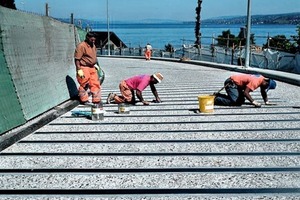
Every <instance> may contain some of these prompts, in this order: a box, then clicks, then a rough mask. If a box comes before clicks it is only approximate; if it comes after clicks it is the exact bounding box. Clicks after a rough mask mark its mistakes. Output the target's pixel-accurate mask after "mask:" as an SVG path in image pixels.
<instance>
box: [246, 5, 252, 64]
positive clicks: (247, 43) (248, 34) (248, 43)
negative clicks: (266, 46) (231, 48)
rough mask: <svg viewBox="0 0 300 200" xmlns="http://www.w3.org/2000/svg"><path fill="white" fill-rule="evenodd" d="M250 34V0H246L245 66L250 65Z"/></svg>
mask: <svg viewBox="0 0 300 200" xmlns="http://www.w3.org/2000/svg"><path fill="white" fill-rule="evenodd" d="M250 36H251V0H248V7H247V38H246V51H245V67H246V68H247V67H249V66H250V51H251V49H250V45H251V44H250Z"/></svg>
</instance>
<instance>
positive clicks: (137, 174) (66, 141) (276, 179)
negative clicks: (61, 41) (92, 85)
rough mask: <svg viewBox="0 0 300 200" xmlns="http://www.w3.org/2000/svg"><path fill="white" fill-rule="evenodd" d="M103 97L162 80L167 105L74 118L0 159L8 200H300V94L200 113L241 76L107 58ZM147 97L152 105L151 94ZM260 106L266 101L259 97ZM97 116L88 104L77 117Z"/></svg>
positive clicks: (286, 90)
mask: <svg viewBox="0 0 300 200" xmlns="http://www.w3.org/2000/svg"><path fill="white" fill-rule="evenodd" d="M99 62H100V63H101V66H102V67H103V68H104V70H105V72H106V78H105V81H104V84H103V85H102V87H103V88H102V97H103V100H104V101H105V100H106V97H107V95H108V93H109V92H117V93H119V91H118V84H119V82H120V80H122V79H123V78H127V77H130V76H133V75H137V74H144V73H148V74H152V73H154V72H161V73H162V74H163V75H164V77H165V78H164V80H163V82H162V83H160V84H157V90H158V93H159V96H160V97H161V99H162V101H163V102H162V103H160V104H155V103H152V104H150V105H149V106H143V105H142V104H141V103H137V105H136V106H131V107H130V114H118V113H117V110H118V106H117V105H115V104H110V105H107V104H105V107H104V108H105V111H106V113H105V119H104V120H103V121H91V120H90V119H88V118H86V117H84V116H82V117H76V116H72V111H69V112H67V113H65V114H64V115H62V116H61V117H59V118H57V119H56V120H54V121H52V122H51V123H49V124H47V125H46V126H44V127H42V128H41V129H39V130H37V131H36V132H34V133H33V134H31V135H29V136H28V137H26V138H24V139H22V140H21V141H20V142H18V143H16V144H14V145H12V146H10V147H9V148H7V149H5V150H4V151H2V152H1V154H0V190H1V191H0V200H1V199H300V181H299V180H300V173H299V171H300V168H299V167H300V134H299V133H300V123H299V120H300V109H299V106H300V93H299V87H298V86H292V85H289V84H286V83H283V82H277V85H278V87H277V89H276V90H274V91H270V92H269V99H270V101H272V102H274V103H277V105H274V106H264V105H263V106H262V108H254V107H252V106H251V105H243V106H242V107H221V106H215V109H214V113H212V114H203V113H199V112H198V108H199V106H198V99H197V96H198V95H201V94H212V93H213V92H215V91H217V90H218V89H220V88H221V87H222V85H223V82H224V80H225V79H226V78H227V77H228V76H230V75H231V74H233V73H236V72H229V71H225V70H220V69H214V68H207V67H202V66H196V65H190V64H185V63H175V62H162V61H157V60H151V61H144V60H134V59H125V58H99ZM143 95H144V98H145V99H146V100H148V101H152V99H153V96H152V94H151V91H150V88H147V89H146V90H145V91H144V93H143ZM252 95H253V97H254V99H256V100H257V101H260V102H262V99H261V97H260V94H259V92H258V91H255V92H254V93H253V94H252ZM75 110H76V111H78V110H82V111H89V110H90V108H89V107H86V106H81V105H79V106H78V107H76V108H75V109H73V111H75ZM18 192H19V194H17V193H18Z"/></svg>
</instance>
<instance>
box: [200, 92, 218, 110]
mask: <svg viewBox="0 0 300 200" xmlns="http://www.w3.org/2000/svg"><path fill="white" fill-rule="evenodd" d="M214 99H215V96H213V95H200V96H198V101H199V110H200V112H202V113H212V112H214Z"/></svg>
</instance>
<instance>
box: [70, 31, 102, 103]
mask: <svg viewBox="0 0 300 200" xmlns="http://www.w3.org/2000/svg"><path fill="white" fill-rule="evenodd" d="M95 41H96V36H95V35H94V34H93V33H90V32H89V33H87V34H86V39H85V41H83V42H81V43H79V44H78V45H77V47H76V50H75V54H74V58H75V65H76V70H77V81H78V83H79V88H78V91H79V98H80V101H81V103H82V104H89V103H90V102H89V93H88V89H90V92H91V94H92V103H94V104H98V103H99V102H100V101H101V85H100V81H99V77H98V70H99V66H98V65H97V50H96V46H95V44H94V43H95Z"/></svg>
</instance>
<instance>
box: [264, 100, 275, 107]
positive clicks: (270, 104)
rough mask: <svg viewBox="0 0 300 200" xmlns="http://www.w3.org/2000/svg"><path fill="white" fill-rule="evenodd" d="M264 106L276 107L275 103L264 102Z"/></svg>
mask: <svg viewBox="0 0 300 200" xmlns="http://www.w3.org/2000/svg"><path fill="white" fill-rule="evenodd" d="M265 104H266V105H267V106H273V105H276V103H271V102H270V101H266V102H265Z"/></svg>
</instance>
